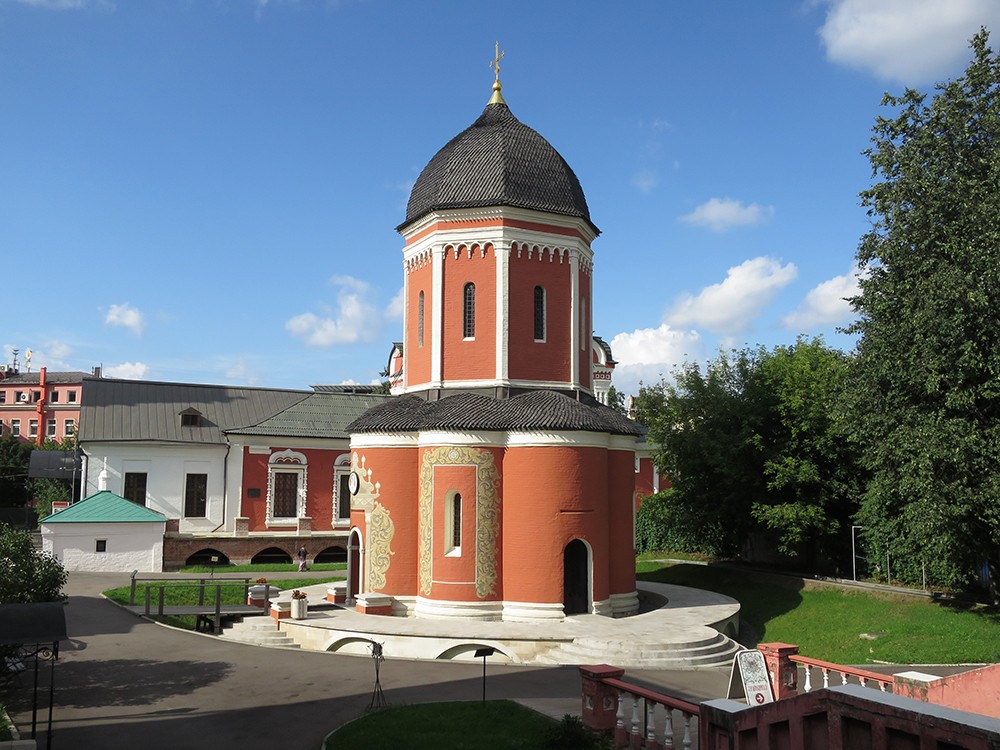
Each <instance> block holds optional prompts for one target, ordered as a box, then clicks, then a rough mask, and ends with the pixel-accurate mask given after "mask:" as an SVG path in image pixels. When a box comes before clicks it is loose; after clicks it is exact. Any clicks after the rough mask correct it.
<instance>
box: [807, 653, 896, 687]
mask: <svg viewBox="0 0 1000 750" xmlns="http://www.w3.org/2000/svg"><path fill="white" fill-rule="evenodd" d="M788 658H789V659H790V660H791V661H792V662H794V663H796V664H798V665H800V666H801V667H803V669H804V671H805V679H804V680H803V683H802V689H803V691H804V692H806V693H808V692H810V691H811V690H812V689H813V683H812V671H813V669H814V668H815V669H818V670H819V673H820V674H821V675H822V677H823V685H822V687H825V688H827V687H830V673H831V672H833V673H835V674H837V675H840V684H842V685H846V684H847V682H848V678H850V677H854V678H855V679H857V681H858V684H860V685H861V687H869V685H868V683H869V682H874V683H876V684H877V685H878V688H879V690H881V691H882V692H883V693H891V692H892V686H893V684H894V683H895V678H894V677H893V676H892V675H884V674H880V673H878V672H870V671H868V670H867V669H857V668H855V667H847V666H844V665H843V664H834V663H833V662H829V661H822V660H820V659H810V658H809V657H808V656H799V655H798V654H793V655H791V656H789V657H788ZM872 687H874V686H872Z"/></svg>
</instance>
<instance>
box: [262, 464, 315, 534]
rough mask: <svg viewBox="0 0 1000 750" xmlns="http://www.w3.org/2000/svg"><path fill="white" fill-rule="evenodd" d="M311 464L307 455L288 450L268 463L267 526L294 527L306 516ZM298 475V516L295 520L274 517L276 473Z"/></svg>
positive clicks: (296, 507) (296, 504)
mask: <svg viewBox="0 0 1000 750" xmlns="http://www.w3.org/2000/svg"><path fill="white" fill-rule="evenodd" d="M308 464H309V462H308V460H307V459H306V457H305V455H304V454H302V453H299V452H298V451H293V450H291V449H286V450H283V451H278V452H277V453H272V454H271V457H270V458H269V459H268V461H267V518H266V519H265V521H264V523H265V525H267V526H269V527H270V526H294V525H296V523H297V522H298V519H299V518H302V517H304V516H305V515H306V497H307V494H306V493H307V489H308V479H309V465H308ZM279 471H280V472H282V473H290V474H296V475H297V478H298V489H297V492H296V495H297V497H296V502H295V509H296V516H295V517H294V518H286V517H281V518H276V517H275V516H274V475H275V472H279Z"/></svg>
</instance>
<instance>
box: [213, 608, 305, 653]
mask: <svg viewBox="0 0 1000 750" xmlns="http://www.w3.org/2000/svg"><path fill="white" fill-rule="evenodd" d="M219 637H220V638H225V639H226V640H230V641H239V642H240V643H251V644H253V645H255V646H271V647H273V648H299V644H298V643H296V642H295V641H293V640H292V639H291V638H289V637H288V636H287V635H285V634H284V633H283V632H281V631H280V630H278V626H277V625H276V624H275V622H274V620H273V619H271V617H270V616H268V615H258V616H252V617H244V618H243V620H241V621H239V622H234V623H233V624H232V625H229V626H227V627H225V628H224V629H223V631H222V633H221V634H220V636H219Z"/></svg>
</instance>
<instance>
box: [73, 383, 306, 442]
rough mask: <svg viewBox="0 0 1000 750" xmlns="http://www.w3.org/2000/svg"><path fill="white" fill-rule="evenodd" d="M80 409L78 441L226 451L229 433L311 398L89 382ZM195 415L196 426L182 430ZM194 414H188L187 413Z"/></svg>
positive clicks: (188, 385) (182, 385) (260, 390)
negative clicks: (193, 413) (184, 421)
mask: <svg viewBox="0 0 1000 750" xmlns="http://www.w3.org/2000/svg"><path fill="white" fill-rule="evenodd" d="M84 387H85V388H86V399H85V400H84V402H83V404H81V407H80V431H79V441H80V442H81V443H87V442H116V441H141V442H172V443H202V444H204V443H207V444H219V445H223V444H225V442H226V439H225V435H224V434H223V433H224V432H225V431H226V430H232V429H236V428H239V427H247V426H251V425H256V424H259V423H261V422H262V421H264V420H265V419H267V418H269V417H272V416H274V415H275V414H278V413H279V412H282V411H284V410H285V409H287V408H288V407H289V406H292V405H293V404H295V403H297V402H299V401H301V400H302V399H304V398H306V397H307V396H309V395H310V393H309V391H286V390H276V389H268V388H245V387H235V386H224V385H196V384H191V383H158V382H153V381H146V380H116V379H111V378H88V379H87V381H86V383H85V386H84ZM189 409H195V410H196V411H197V412H198V413H199V414H201V418H200V419H199V420H198V421H199V424H198V425H197V426H187V427H183V426H181V418H180V414H181V413H182V412H184V411H186V410H189ZM188 413H190V412H188Z"/></svg>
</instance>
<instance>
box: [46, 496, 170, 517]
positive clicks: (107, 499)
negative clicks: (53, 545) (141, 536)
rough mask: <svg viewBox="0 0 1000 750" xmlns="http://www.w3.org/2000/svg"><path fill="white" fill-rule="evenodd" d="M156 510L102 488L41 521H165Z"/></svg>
mask: <svg viewBox="0 0 1000 750" xmlns="http://www.w3.org/2000/svg"><path fill="white" fill-rule="evenodd" d="M166 520H167V517H166V516H164V515H162V514H160V513H157V512H156V511H155V510H150V509H149V508H146V507H143V506H142V505H138V504H136V503H133V502H132V501H131V500H126V499H125V498H124V497H121V496H120V495H116V494H115V493H113V492H108V491H107V490H102V491H101V492H98V493H96V494H94V495H91V496H90V497H88V498H86V499H85V500H81V501H80V502H78V503H73V504H72V505H71V506H69V507H68V508H63V509H62V510H60V511H58V512H56V513H53V514H52V515H51V516H49V517H48V518H43V519H42V520H41V521H40V523H43V524H46V523H165V522H166Z"/></svg>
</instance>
